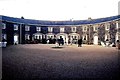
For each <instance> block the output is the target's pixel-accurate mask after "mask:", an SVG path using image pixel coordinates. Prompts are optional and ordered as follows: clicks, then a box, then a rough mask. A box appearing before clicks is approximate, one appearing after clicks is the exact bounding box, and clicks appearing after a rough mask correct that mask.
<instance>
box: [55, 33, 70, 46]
mask: <svg viewBox="0 0 120 80" xmlns="http://www.w3.org/2000/svg"><path fill="white" fill-rule="evenodd" d="M60 36H61V37H62V38H63V40H64V43H66V44H68V34H66V33H58V34H57V35H56V38H57V39H60Z"/></svg>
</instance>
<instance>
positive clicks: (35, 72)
mask: <svg viewBox="0 0 120 80" xmlns="http://www.w3.org/2000/svg"><path fill="white" fill-rule="evenodd" d="M54 47H55V45H51V44H49V45H47V44H25V45H11V46H8V47H7V48H3V54H2V58H3V61H2V62H3V66H2V67H3V73H2V74H3V80H7V79H8V80H10V79H11V80H23V79H24V80H31V79H36V80H40V79H42V78H49V79H50V78H109V79H113V78H114V79H115V78H117V77H118V75H119V65H118V58H119V52H120V50H117V49H116V48H115V47H102V46H95V45H83V47H77V45H69V46H63V47H62V48H54Z"/></svg>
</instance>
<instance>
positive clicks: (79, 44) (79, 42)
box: [78, 39, 82, 47]
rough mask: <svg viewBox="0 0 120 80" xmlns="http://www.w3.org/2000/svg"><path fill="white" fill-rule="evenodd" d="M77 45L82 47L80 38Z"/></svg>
mask: <svg viewBox="0 0 120 80" xmlns="http://www.w3.org/2000/svg"><path fill="white" fill-rule="evenodd" d="M78 47H82V39H78Z"/></svg>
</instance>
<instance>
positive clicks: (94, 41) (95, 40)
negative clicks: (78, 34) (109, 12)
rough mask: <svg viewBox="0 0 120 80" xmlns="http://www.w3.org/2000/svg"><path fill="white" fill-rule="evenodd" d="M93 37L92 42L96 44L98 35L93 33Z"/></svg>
mask: <svg viewBox="0 0 120 80" xmlns="http://www.w3.org/2000/svg"><path fill="white" fill-rule="evenodd" d="M93 38H94V39H93V44H95V45H98V35H97V34H94V36H93Z"/></svg>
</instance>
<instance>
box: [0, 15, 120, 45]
mask: <svg viewBox="0 0 120 80" xmlns="http://www.w3.org/2000/svg"><path fill="white" fill-rule="evenodd" d="M0 20H1V22H2V35H1V37H2V40H6V41H7V44H28V43H50V44H55V42H56V40H57V39H59V38H60V37H62V38H63V40H64V44H71V43H72V44H77V41H78V39H79V38H82V40H83V43H84V44H95V45H98V44H101V42H105V41H106V40H108V41H109V42H110V43H111V44H112V43H115V42H116V41H117V40H120V26H119V24H120V15H117V16H111V17H106V18H98V19H88V20H74V21H44V20H31V19H21V18H13V17H8V16H1V19H0ZM48 40H49V42H48Z"/></svg>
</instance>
